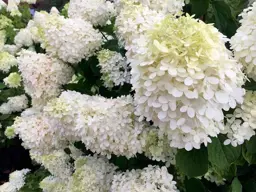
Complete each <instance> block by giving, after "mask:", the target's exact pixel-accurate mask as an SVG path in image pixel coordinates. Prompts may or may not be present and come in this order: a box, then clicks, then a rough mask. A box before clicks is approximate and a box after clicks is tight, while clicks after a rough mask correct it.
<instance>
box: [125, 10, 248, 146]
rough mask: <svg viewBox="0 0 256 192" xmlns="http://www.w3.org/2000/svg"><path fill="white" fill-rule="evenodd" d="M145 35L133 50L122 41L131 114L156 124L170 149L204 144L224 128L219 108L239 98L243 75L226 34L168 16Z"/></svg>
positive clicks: (232, 104)
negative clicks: (133, 107) (128, 65)
mask: <svg viewBox="0 0 256 192" xmlns="http://www.w3.org/2000/svg"><path fill="white" fill-rule="evenodd" d="M127 20H129V18H127ZM145 37H146V38H147V40H146V43H145V44H143V43H142V44H137V45H136V46H139V47H138V48H136V49H133V48H130V47H131V45H130V44H129V39H128V42H127V43H126V45H127V46H126V48H127V50H128V53H127V58H128V61H130V62H131V67H132V70H131V74H132V79H131V83H132V85H133V88H134V90H135V102H136V105H137V108H136V112H135V114H136V115H139V116H140V117H141V120H142V119H143V118H144V117H146V119H147V121H153V122H154V125H156V126H159V128H160V132H161V133H162V135H167V136H168V139H169V140H170V145H171V147H175V148H185V149H186V150H191V149H193V148H196V149H199V148H200V145H201V144H202V143H204V144H205V145H207V143H209V142H211V139H210V137H215V136H217V135H218V134H219V133H220V131H221V130H223V129H224V123H223V119H224V116H223V112H222V109H224V110H228V109H229V108H230V107H231V108H235V107H236V103H242V101H243V95H244V89H242V88H241V86H242V84H243V79H244V75H243V73H242V72H241V70H240V69H241V66H240V65H239V64H237V62H236V60H234V59H233V58H232V56H231V53H230V52H229V51H228V50H227V49H226V47H225V44H224V43H225V41H226V39H225V37H224V36H223V35H222V34H221V33H219V32H218V30H217V29H216V28H214V27H213V26H212V25H207V24H205V23H203V22H201V21H198V20H196V19H194V18H192V17H190V16H188V15H187V16H180V17H179V18H176V17H173V16H167V17H166V18H165V19H164V20H163V21H161V22H160V23H159V24H157V25H155V27H154V28H153V29H151V30H147V31H146V35H144V38H145ZM133 40H134V41H137V40H136V39H133ZM138 41H139V40H138ZM132 46H133V45H132ZM140 47H142V48H140ZM141 50H146V52H145V51H142V52H141Z"/></svg>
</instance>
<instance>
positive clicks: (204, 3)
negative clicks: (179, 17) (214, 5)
mask: <svg viewBox="0 0 256 192" xmlns="http://www.w3.org/2000/svg"><path fill="white" fill-rule="evenodd" d="M209 2H210V1H209V0H190V4H191V6H192V7H191V12H192V14H195V15H196V16H197V17H201V16H203V15H204V14H205V13H206V12H207V9H208V7H209Z"/></svg>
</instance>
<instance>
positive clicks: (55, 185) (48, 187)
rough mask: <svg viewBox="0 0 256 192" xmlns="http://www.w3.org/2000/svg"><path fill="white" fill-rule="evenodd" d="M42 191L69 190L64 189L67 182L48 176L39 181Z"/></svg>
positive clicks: (61, 191)
mask: <svg viewBox="0 0 256 192" xmlns="http://www.w3.org/2000/svg"><path fill="white" fill-rule="evenodd" d="M40 188H41V189H43V192H70V191H66V188H67V182H66V181H65V180H62V179H60V178H58V177H54V176H48V177H46V178H44V179H43V180H42V181H41V182H40Z"/></svg>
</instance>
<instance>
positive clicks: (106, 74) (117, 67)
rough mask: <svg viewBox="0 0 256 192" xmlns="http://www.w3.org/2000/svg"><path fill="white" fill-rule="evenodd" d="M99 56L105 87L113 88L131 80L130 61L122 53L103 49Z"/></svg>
mask: <svg viewBox="0 0 256 192" xmlns="http://www.w3.org/2000/svg"><path fill="white" fill-rule="evenodd" d="M97 56H98V60H99V66H100V68H101V70H100V71H101V73H102V76H101V80H102V81H103V82H104V86H105V87H108V88H112V87H114V86H119V85H123V84H124V83H129V82H130V78H131V77H130V72H129V66H128V63H127V61H126V59H125V57H123V56H122V55H121V54H120V53H118V52H115V51H110V50H107V49H103V50H101V51H99V52H98V55H97Z"/></svg>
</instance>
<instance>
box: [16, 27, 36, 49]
mask: <svg viewBox="0 0 256 192" xmlns="http://www.w3.org/2000/svg"><path fill="white" fill-rule="evenodd" d="M14 43H15V44H16V46H17V47H20V48H21V47H23V46H25V47H30V46H32V45H33V36H32V34H31V32H30V30H29V27H28V28H24V29H21V30H20V31H19V32H18V33H17V35H16V36H15V38H14Z"/></svg>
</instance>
